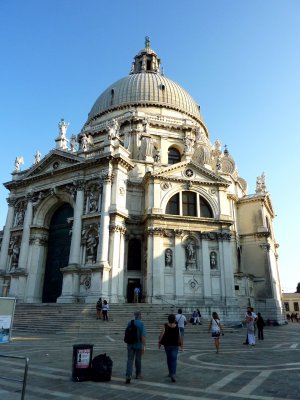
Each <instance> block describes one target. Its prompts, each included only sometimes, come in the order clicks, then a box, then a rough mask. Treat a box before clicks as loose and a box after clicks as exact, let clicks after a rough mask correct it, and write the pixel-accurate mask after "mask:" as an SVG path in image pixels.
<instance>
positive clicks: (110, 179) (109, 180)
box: [100, 173, 114, 183]
mask: <svg viewBox="0 0 300 400" xmlns="http://www.w3.org/2000/svg"><path fill="white" fill-rule="evenodd" d="M113 181H114V174H111V173H108V174H103V175H101V178H100V182H105V183H113Z"/></svg>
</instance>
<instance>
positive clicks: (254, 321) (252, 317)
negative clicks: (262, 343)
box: [243, 307, 265, 346]
mask: <svg viewBox="0 0 300 400" xmlns="http://www.w3.org/2000/svg"><path fill="white" fill-rule="evenodd" d="M245 323H246V327H247V334H246V340H245V342H244V343H243V344H247V345H250V346H255V333H256V329H257V332H258V340H264V326H265V321H264V319H263V317H262V315H261V313H257V314H256V313H255V312H254V309H253V307H247V311H246V313H245Z"/></svg>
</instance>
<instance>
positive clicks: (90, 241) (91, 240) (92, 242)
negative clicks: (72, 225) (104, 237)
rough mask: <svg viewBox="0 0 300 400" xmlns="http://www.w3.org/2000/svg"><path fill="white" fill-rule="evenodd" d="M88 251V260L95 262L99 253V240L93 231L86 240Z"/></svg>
mask: <svg viewBox="0 0 300 400" xmlns="http://www.w3.org/2000/svg"><path fill="white" fill-rule="evenodd" d="M86 252H87V258H88V261H91V262H95V261H96V254H97V240H96V237H95V236H94V235H93V234H92V233H90V234H89V235H88V238H87V240H86Z"/></svg>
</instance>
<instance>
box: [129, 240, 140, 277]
mask: <svg viewBox="0 0 300 400" xmlns="http://www.w3.org/2000/svg"><path fill="white" fill-rule="evenodd" d="M141 256H142V254H141V241H140V240H138V239H130V240H129V242H128V257H127V270H128V271H140V270H141V269H142V263H141V260H142V257H141Z"/></svg>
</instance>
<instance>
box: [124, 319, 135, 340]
mask: <svg viewBox="0 0 300 400" xmlns="http://www.w3.org/2000/svg"><path fill="white" fill-rule="evenodd" d="M124 342H125V343H127V344H133V343H136V342H138V328H137V326H136V325H135V323H134V320H133V319H132V320H131V323H130V325H128V326H127V328H126V329H125V335H124Z"/></svg>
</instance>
